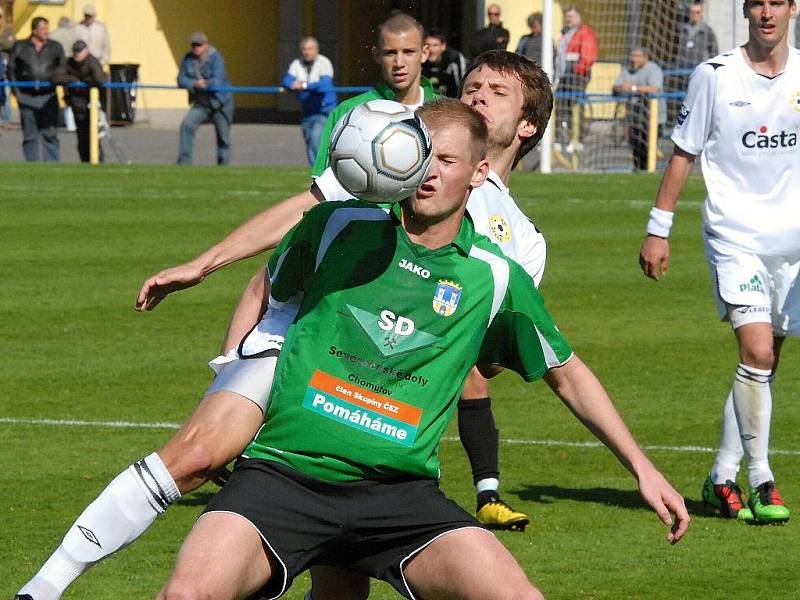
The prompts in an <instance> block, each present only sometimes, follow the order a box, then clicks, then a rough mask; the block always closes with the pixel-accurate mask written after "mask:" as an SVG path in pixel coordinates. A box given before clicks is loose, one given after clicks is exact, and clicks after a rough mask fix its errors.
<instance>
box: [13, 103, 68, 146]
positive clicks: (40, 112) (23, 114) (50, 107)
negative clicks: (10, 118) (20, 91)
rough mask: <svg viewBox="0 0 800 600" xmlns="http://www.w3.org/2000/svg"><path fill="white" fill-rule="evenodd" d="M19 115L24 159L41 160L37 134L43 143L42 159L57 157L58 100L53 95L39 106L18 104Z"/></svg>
mask: <svg viewBox="0 0 800 600" xmlns="http://www.w3.org/2000/svg"><path fill="white" fill-rule="evenodd" d="M19 116H20V120H21V121H22V153H23V154H24V155H25V160H27V161H29V162H35V161H39V160H42V156H41V153H40V151H39V136H41V138H42V144H43V145H44V160H47V161H57V160H58V159H59V146H58V133H57V130H56V126H57V125H58V100H57V99H56V97H55V95H53V96H52V97H51V98H49V99H48V100H47V102H45V104H44V106H42V107H41V108H32V107H30V106H25V105H20V107H19Z"/></svg>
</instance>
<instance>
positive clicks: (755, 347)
mask: <svg viewBox="0 0 800 600" xmlns="http://www.w3.org/2000/svg"><path fill="white" fill-rule="evenodd" d="M743 12H744V16H745V18H746V19H747V20H748V23H749V39H748V41H747V43H746V44H745V45H744V46H742V47H741V48H735V49H733V50H731V51H730V52H726V53H723V54H721V55H719V56H717V57H715V58H712V59H709V60H708V61H706V62H704V63H702V64H701V65H699V66H698V67H697V69H695V71H694V73H693V75H692V78H691V80H690V83H689V90H688V93H687V96H686V100H685V102H684V105H683V106H682V107H681V110H680V113H679V115H678V119H677V124H676V126H675V131H674V133H673V135H672V139H673V141H674V142H675V151H674V154H673V155H672V158H671V159H670V163H669V165H668V167H667V170H666V172H665V173H664V178H663V180H662V182H661V188H660V189H659V192H658V196H657V198H656V203H655V207H654V208H653V209H652V210H651V213H650V221H649V223H648V226H647V233H648V236H647V238H645V240H644V243H643V244H642V249H641V253H640V264H641V266H642V270H643V271H644V273H645V274H646V275H647V276H648V277H651V278H653V279H658V278H659V277H661V276H663V275H664V274H665V273H666V271H667V267H668V266H669V242H668V240H667V238H668V236H669V231H670V227H671V225H672V216H673V210H674V208H675V205H676V203H677V201H678V196H679V194H680V192H681V190H682V188H683V186H684V184H685V182H686V179H687V177H688V176H689V173H691V171H692V166H693V162H694V159H695V157H696V155H698V154H700V153H702V167H703V175H704V177H705V182H706V187H707V189H708V197H707V198H706V201H705V205H704V209H703V218H704V224H705V229H704V232H705V246H706V256H707V258H708V261H709V265H710V268H711V274H712V278H713V281H714V285H715V295H716V300H717V306H718V309H719V314H720V317H721V318H722V319H723V320H727V321H730V323H731V325H732V327H733V331H734V334H735V336H736V340H737V342H738V346H739V364H738V366H737V368H736V374H735V377H734V381H733V388H732V390H731V393H730V394H729V395H728V399H727V401H726V403H725V409H724V413H723V423H722V441H721V444H720V449H719V452H718V454H717V458H716V461H715V463H714V466H713V468H712V470H711V473H710V474H709V476H708V478H707V479H706V482H705V485H704V487H703V500H704V501H705V502H706V503H708V504H710V505H712V506H714V507H716V508H718V509H719V510H720V512H721V514H722V515H723V516H724V517H729V518H738V519H741V520H746V521H749V520H756V521H758V522H762V523H774V522H783V521H786V520H788V519H789V509H788V508H787V507H786V506H785V505H784V503H783V500H782V499H781V496H780V494H779V493H778V491H777V489H776V488H775V477H774V475H773V473H772V470H771V469H770V465H769V460H768V450H769V428H770V419H771V414H772V397H771V393H770V383H771V381H772V380H773V378H774V374H775V369H776V368H777V365H778V359H779V357H780V351H781V347H782V346H783V342H784V340H785V338H786V336H798V335H800V277H798V272H800V203H798V202H797V195H798V190H800V169H798V167H797V165H798V162H800V145H798V131H799V130H800V91H798V85H797V81H798V79H799V78H800V52H798V50H797V49H795V48H792V47H790V46H789V43H788V31H789V24H790V21H791V19H792V18H793V17H795V15H796V12H797V6H796V2H795V0H768V1H767V0H744V2H743ZM743 457H747V463H748V482H749V487H750V495H749V499H748V502H747V505H745V503H744V501H743V499H742V493H741V490H740V489H739V487H738V486H737V485H736V474H737V472H738V470H739V463H740V462H741V459H742V458H743Z"/></svg>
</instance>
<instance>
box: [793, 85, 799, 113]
mask: <svg viewBox="0 0 800 600" xmlns="http://www.w3.org/2000/svg"><path fill="white" fill-rule="evenodd" d="M792 109H793V110H794V112H799V113H800V90H798V91H796V92H795V93H794V94H792Z"/></svg>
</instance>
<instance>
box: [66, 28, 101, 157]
mask: <svg viewBox="0 0 800 600" xmlns="http://www.w3.org/2000/svg"><path fill="white" fill-rule="evenodd" d="M64 79H65V80H66V81H67V82H78V81H79V82H83V83H85V84H86V85H88V86H89V87H85V88H71V87H67V88H66V94H65V100H66V102H67V105H68V106H70V107H71V108H72V114H73V115H74V117H75V127H76V128H77V133H78V154H79V155H80V157H81V161H82V162H89V124H90V120H89V88H93V87H96V88H99V87H100V86H102V85H103V82H104V81H105V73H103V65H101V64H100V61H99V60H97V58H95V57H94V56H92V54H91V53H90V52H89V47H88V46H87V45H86V42H84V41H83V40H78V41H76V42H75V43H74V44H72V57H71V58H69V59H67V71H66V76H65V78H64ZM101 98H102V94H101ZM100 160H101V161H102V160H103V148H102V146H101V147H100Z"/></svg>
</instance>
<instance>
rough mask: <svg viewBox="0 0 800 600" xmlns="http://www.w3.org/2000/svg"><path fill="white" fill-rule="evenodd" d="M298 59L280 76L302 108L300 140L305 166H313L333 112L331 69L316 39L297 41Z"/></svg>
mask: <svg viewBox="0 0 800 600" xmlns="http://www.w3.org/2000/svg"><path fill="white" fill-rule="evenodd" d="M300 54H301V57H300V58H295V59H294V60H293V61H292V64H291V65H289V70H288V71H287V72H286V74H285V75H284V76H283V81H282V85H283V87H285V88H286V89H288V90H292V91H294V92H296V93H297V99H298V100H299V101H300V104H301V105H302V106H303V122H302V127H303V139H304V140H305V142H306V153H307V154H308V164H310V165H312V166H313V164H314V160H315V159H316V157H317V150H318V149H319V140H320V137H321V136H322V130H323V129H324V128H325V121H326V120H327V118H328V113H330V112H331V111H332V110H333V109H334V108H336V94H335V93H334V91H333V65H332V64H331V61H329V60H328V59H327V58H326V57H325V56H323V55H322V54H320V53H319V43H318V42H317V40H316V38H313V37H310V36H309V37H304V38H303V39H302V40H300Z"/></svg>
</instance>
